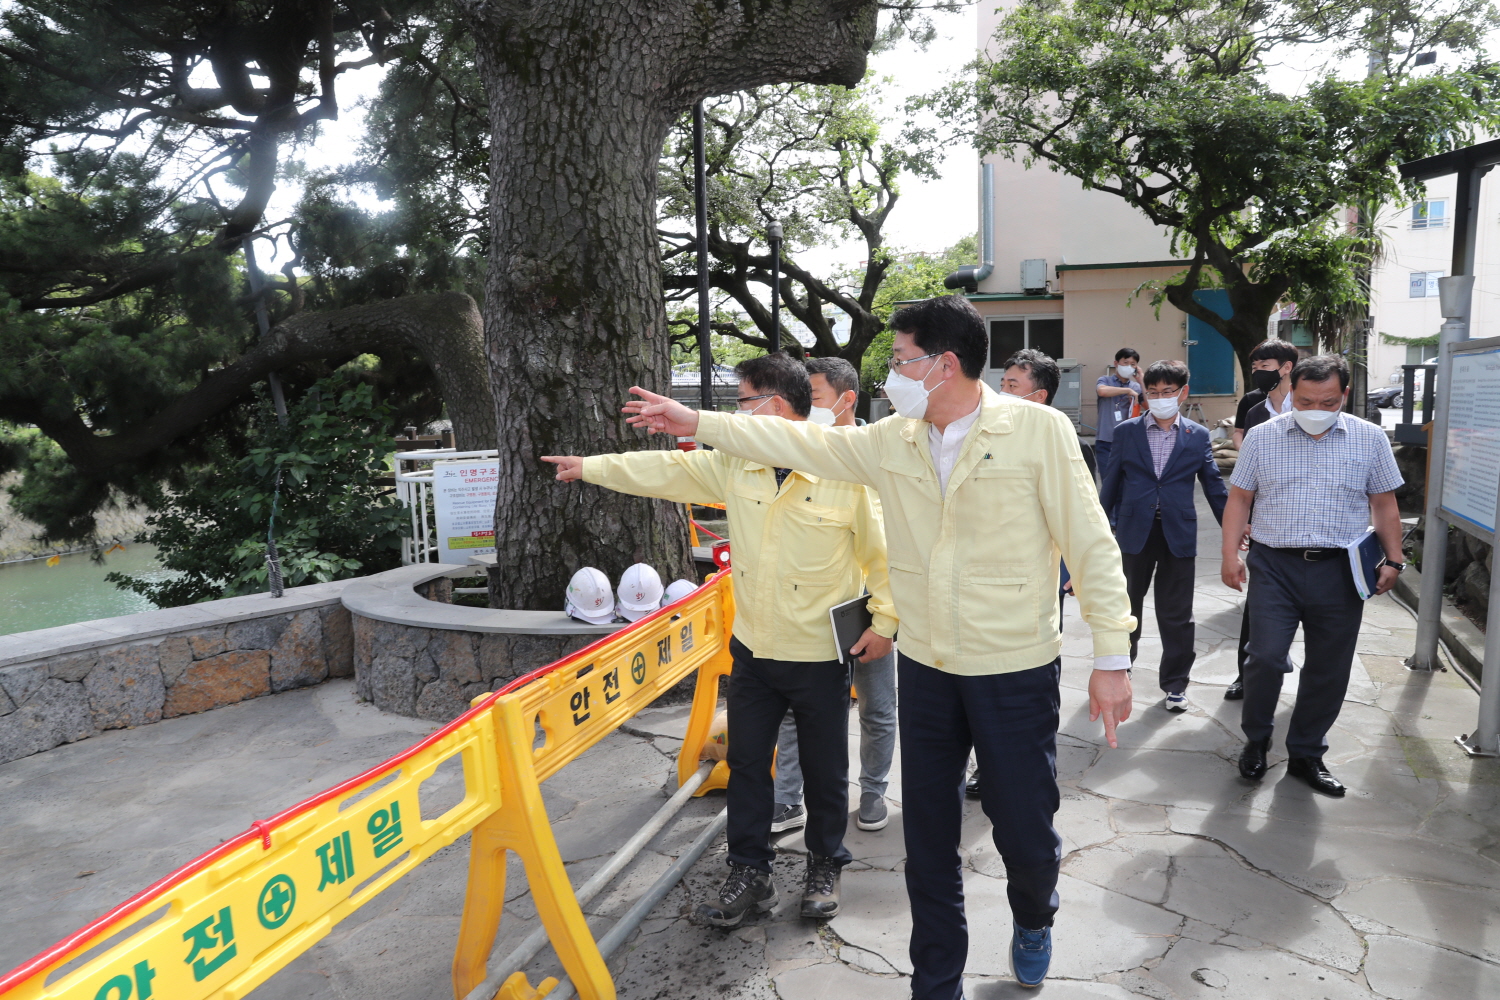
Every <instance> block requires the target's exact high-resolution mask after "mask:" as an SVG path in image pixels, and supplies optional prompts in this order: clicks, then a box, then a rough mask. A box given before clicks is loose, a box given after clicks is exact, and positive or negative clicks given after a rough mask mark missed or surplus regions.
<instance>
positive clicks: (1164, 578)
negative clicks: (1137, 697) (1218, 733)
mask: <svg viewBox="0 0 1500 1000" xmlns="http://www.w3.org/2000/svg"><path fill="white" fill-rule="evenodd" d="M1120 559H1121V562H1122V563H1123V564H1124V566H1125V590H1126V592H1127V593H1129V595H1130V613H1131V614H1133V615H1135V631H1134V632H1132V633H1130V662H1131V663H1134V662H1135V652H1136V646H1137V644H1138V643H1139V642H1140V639H1141V624H1142V623H1141V609H1142V607H1144V606H1145V601H1146V592H1147V591H1148V590H1150V589H1151V583H1152V580H1153V578H1154V579H1155V582H1156V627H1157V629H1158V631H1160V632H1161V665H1160V666H1159V667H1157V676H1158V678H1159V680H1160V683H1161V689H1162V690H1163V691H1165V692H1167V693H1168V694H1181V693H1182V692H1184V691H1186V690H1187V686H1188V673H1189V671H1191V670H1192V669H1193V660H1194V658H1195V657H1196V656H1197V654H1196V653H1195V652H1193V636H1194V635H1195V633H1196V631H1197V627H1196V625H1195V624H1194V622H1193V567H1194V564H1195V563H1196V562H1197V560H1196V559H1195V558H1193V557H1192V556H1174V555H1173V554H1172V550H1171V549H1169V548H1168V547H1167V538H1166V535H1164V534H1163V533H1162V528H1161V518H1159V517H1158V518H1157V519H1156V523H1155V524H1153V525H1152V526H1151V534H1149V535H1147V536H1146V544H1145V545H1144V546H1142V547H1141V551H1139V552H1137V553H1135V554H1134V555H1132V554H1130V553H1128V552H1122V553H1120Z"/></svg>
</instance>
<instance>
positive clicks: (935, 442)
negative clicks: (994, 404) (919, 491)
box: [927, 398, 984, 496]
mask: <svg viewBox="0 0 1500 1000" xmlns="http://www.w3.org/2000/svg"><path fill="white" fill-rule="evenodd" d="M983 407H984V401H983V399H982V398H981V400H980V402H979V403H977V404H975V406H974V412H973V413H970V414H969V415H968V416H966V417H959V418H958V419H957V420H955V421H953V422H952V423H950V424H949V425H948V426H947V427H944V428H943V429H942V430H941V431H940V430H938V429H937V426H936V425H935V424H928V425H927V445H928V447H930V448H931V449H932V467H933V468H934V469H936V470H937V476H938V490H939V491H940V492H941V493H942V494H943V496H947V495H948V477H949V476H950V475H952V474H953V467H954V466H955V465H957V464H958V453H959V452H961V451H963V448H964V439H965V438H967V437H968V436H969V430H970V429H971V428H973V426H974V424H975V423H977V422H978V420H979V411H980V410H981V409H982V408H983Z"/></svg>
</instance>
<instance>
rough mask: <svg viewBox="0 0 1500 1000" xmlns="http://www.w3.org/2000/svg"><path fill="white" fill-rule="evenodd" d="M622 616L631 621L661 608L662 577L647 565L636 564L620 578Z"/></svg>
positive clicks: (618, 593)
mask: <svg viewBox="0 0 1500 1000" xmlns="http://www.w3.org/2000/svg"><path fill="white" fill-rule="evenodd" d="M616 596H618V597H619V599H620V600H619V609H620V614H621V615H622V616H623V617H625V618H628V619H630V620H631V621H633V622H635V621H640V620H641V619H642V618H644V617H646V616H647V615H649V614H650V613H651V612H653V611H655V610H656V609H657V608H659V607H661V577H660V576H659V575H658V574H657V572H656V570H654V569H652V568H651V567H650V566H647V565H646V564H645V563H636V564H635V565H634V566H632V567H630V568H629V569H627V570H626V571H625V573H624V574H623V575H622V576H621V577H620V589H619V590H618V591H616Z"/></svg>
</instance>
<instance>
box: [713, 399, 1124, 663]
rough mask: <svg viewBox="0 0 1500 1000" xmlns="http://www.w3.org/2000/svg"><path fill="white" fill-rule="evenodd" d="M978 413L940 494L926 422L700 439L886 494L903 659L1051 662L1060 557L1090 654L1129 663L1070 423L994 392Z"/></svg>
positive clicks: (750, 425) (1107, 539)
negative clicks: (1087, 632)
mask: <svg viewBox="0 0 1500 1000" xmlns="http://www.w3.org/2000/svg"><path fill="white" fill-rule="evenodd" d="M981 406H982V412H981V413H980V416H979V419H978V420H977V421H976V422H975V424H974V427H973V428H972V429H971V430H970V431H969V435H968V437H967V438H966V439H965V440H964V444H963V449H962V450H961V451H960V452H959V456H958V461H957V463H956V464H955V465H954V467H953V472H952V475H951V476H950V477H949V479H948V492H947V495H946V496H944V495H943V494H942V493H941V491H940V490H939V488H938V478H937V470H936V469H935V468H934V467H933V464H932V451H931V448H930V447H929V444H928V439H927V431H928V428H929V427H930V426H931V425H930V424H928V423H927V422H926V421H924V420H910V419H906V418H903V417H888V418H886V419H885V420H881V421H879V422H877V423H874V424H870V425H869V426H867V427H822V426H819V425H817V424H809V423H801V422H791V421H786V420H764V419H748V420H747V419H745V418H742V417H741V418H735V417H733V416H732V415H730V414H725V413H710V412H707V411H705V412H703V413H701V414H699V424H698V440H699V441H702V442H705V443H707V444H711V445H713V446H714V447H715V448H717V449H722V450H723V451H727V452H729V453H730V454H734V455H743V456H744V457H745V458H747V459H750V460H752V461H757V462H763V463H767V464H775V465H780V466H782V467H787V466H790V467H792V468H797V469H807V470H809V471H810V472H812V473H815V474H816V475H819V476H823V477H825V478H827V479H842V480H847V481H849V482H855V483H864V484H865V485H867V486H870V487H873V488H874V489H876V490H878V491H879V493H880V502H881V506H882V507H883V509H884V514H885V529H886V539H887V545H888V548H889V553H890V558H889V566H890V576H891V592H892V595H893V596H894V598H895V603H896V611H897V614H898V615H899V616H900V618H901V652H903V653H905V654H906V655H907V656H909V657H911V658H912V659H914V660H917V661H918V662H920V663H925V664H927V665H928V666H932V667H936V668H937V669H939V670H944V671H947V672H948V673H954V674H997V673H1007V672H1010V671H1014V670H1026V669H1029V668H1031V667H1037V666H1041V665H1042V664H1044V663H1049V662H1051V661H1052V660H1053V658H1055V657H1056V656H1057V655H1058V653H1059V651H1060V650H1061V648H1062V641H1061V639H1060V638H1059V636H1058V629H1057V584H1058V580H1057V568H1058V567H1057V561H1058V555H1059V552H1060V553H1061V555H1062V557H1063V558H1064V559H1066V560H1067V563H1068V572H1069V573H1071V574H1072V577H1073V589H1074V592H1075V593H1076V594H1077V595H1078V600H1079V603H1080V605H1081V606H1082V608H1083V616H1084V619H1085V620H1086V621H1087V622H1088V623H1089V627H1090V628H1092V629H1093V632H1094V655H1096V656H1106V655H1124V654H1128V653H1129V652H1130V632H1131V630H1133V629H1134V628H1135V619H1134V618H1133V617H1132V616H1131V614H1130V601H1129V598H1128V597H1127V595H1126V592H1125V574H1124V572H1123V571H1122V569H1121V568H1120V550H1119V547H1118V546H1117V545H1116V544H1115V540H1114V536H1113V535H1111V534H1110V530H1109V523H1108V521H1107V520H1106V519H1105V516H1104V511H1103V509H1102V508H1101V507H1100V506H1099V499H1098V496H1097V494H1096V493H1095V490H1094V483H1093V479H1092V477H1090V476H1089V472H1088V466H1086V465H1085V464H1084V461H1083V456H1082V455H1081V454H1080V453H1079V450H1078V442H1077V438H1076V435H1075V434H1074V431H1073V426H1072V424H1071V422H1070V421H1069V420H1068V418H1067V417H1066V416H1065V415H1064V414H1062V413H1060V412H1059V411H1057V410H1055V409H1052V408H1051V407H1046V406H1040V405H1038V404H1036V403H1032V402H1028V401H1025V400H1013V399H1011V398H1009V397H1005V396H1001V395H999V394H998V393H996V392H994V391H993V390H991V389H990V388H989V387H988V386H984V387H983V401H982V403H981Z"/></svg>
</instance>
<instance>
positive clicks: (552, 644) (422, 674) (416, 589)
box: [343, 564, 621, 722]
mask: <svg viewBox="0 0 1500 1000" xmlns="http://www.w3.org/2000/svg"><path fill="white" fill-rule="evenodd" d="M474 573H475V571H474V569H472V568H468V567H457V566H446V567H439V566H434V565H432V564H428V565H425V566H423V565H418V566H403V567H401V568H400V569H393V570H389V571H387V572H385V573H381V574H378V575H376V576H370V577H365V578H363V579H361V580H357V581H350V586H349V588H348V589H347V590H345V592H344V596H343V602H344V606H345V607H346V608H348V609H349V613H350V615H351V622H352V626H353V631H354V684H355V690H356V691H358V692H359V696H360V697H361V698H364V699H366V700H368V701H370V702H371V703H372V704H373V705H375V707H376V708H379V709H381V710H382V711H385V712H396V713H398V714H400V715H413V716H416V717H417V718H420V719H431V720H432V721H434V722H447V721H449V720H451V719H454V718H457V717H458V716H459V715H462V714H463V713H464V712H465V711H467V710H468V708H469V701H470V699H472V698H473V697H474V696H476V695H480V694H487V693H488V692H490V691H494V690H496V689H497V688H499V687H502V686H504V685H505V684H506V683H508V682H510V681H512V680H515V679H516V678H517V677H520V676H521V675H523V674H526V673H530V672H531V671H533V670H535V669H536V668H538V667H544V666H546V665H547V664H549V663H551V662H553V661H554V660H558V659H561V658H562V657H564V656H566V655H568V654H569V653H571V652H574V651H575V650H579V649H582V648H583V647H584V646H587V645H588V644H589V643H591V642H594V641H596V640H598V639H600V638H603V637H604V636H606V635H608V634H610V633H611V632H614V631H616V630H617V629H618V628H620V627H621V626H619V625H589V624H586V623H584V622H580V621H575V620H574V619H571V618H569V617H567V616H566V615H564V614H563V613H562V612H561V611H504V610H496V609H490V608H471V607H466V606H463V605H456V604H453V603H451V602H452V597H453V580H452V579H451V577H453V576H460V575H462V576H470V575H474Z"/></svg>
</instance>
